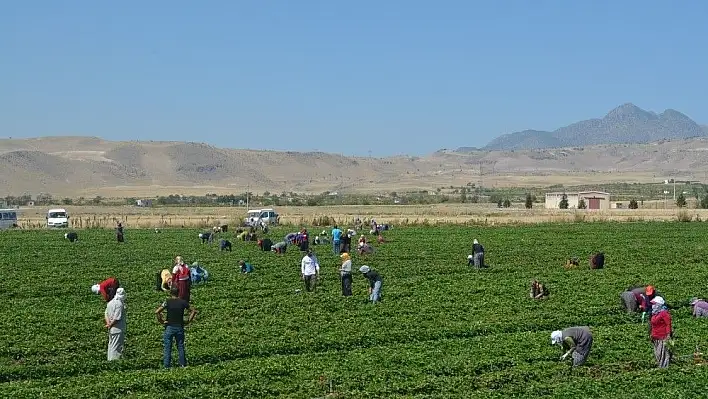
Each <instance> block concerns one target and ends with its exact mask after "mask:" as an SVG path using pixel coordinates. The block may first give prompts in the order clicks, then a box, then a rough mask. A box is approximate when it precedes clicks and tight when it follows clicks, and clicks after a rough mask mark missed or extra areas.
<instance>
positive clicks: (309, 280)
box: [305, 274, 317, 292]
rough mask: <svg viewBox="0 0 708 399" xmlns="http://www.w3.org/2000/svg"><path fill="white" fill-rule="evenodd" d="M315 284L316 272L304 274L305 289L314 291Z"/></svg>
mask: <svg viewBox="0 0 708 399" xmlns="http://www.w3.org/2000/svg"><path fill="white" fill-rule="evenodd" d="M316 284H317V275H316V274H311V275H309V276H305V290H307V291H310V292H311V291H314V290H315V285H316Z"/></svg>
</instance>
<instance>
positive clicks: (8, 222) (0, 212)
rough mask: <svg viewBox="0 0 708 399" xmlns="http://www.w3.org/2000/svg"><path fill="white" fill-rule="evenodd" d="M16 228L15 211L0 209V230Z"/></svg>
mask: <svg viewBox="0 0 708 399" xmlns="http://www.w3.org/2000/svg"><path fill="white" fill-rule="evenodd" d="M11 227H17V210H15V209H0V230H4V229H9V228H11Z"/></svg>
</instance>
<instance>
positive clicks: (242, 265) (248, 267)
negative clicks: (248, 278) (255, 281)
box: [238, 260, 253, 273]
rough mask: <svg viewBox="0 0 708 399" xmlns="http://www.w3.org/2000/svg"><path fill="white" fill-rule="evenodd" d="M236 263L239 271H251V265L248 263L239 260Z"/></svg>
mask: <svg viewBox="0 0 708 399" xmlns="http://www.w3.org/2000/svg"><path fill="white" fill-rule="evenodd" d="M238 265H239V267H240V268H241V273H253V266H252V265H251V264H250V263H248V262H245V261H243V260H240V261H238Z"/></svg>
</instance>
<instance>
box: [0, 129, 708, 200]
mask: <svg viewBox="0 0 708 399" xmlns="http://www.w3.org/2000/svg"><path fill="white" fill-rule="evenodd" d="M706 168H708V139H706V138H696V139H689V140H676V141H662V142H655V143H650V144H615V145H598V146H591V147H585V148H564V149H538V150H521V151H506V152H505V151H475V150H465V151H456V150H440V151H437V152H435V153H433V154H430V155H427V156H423V157H403V156H402V157H390V158H367V157H345V156H341V155H337V154H327V153H321V152H305V153H300V152H276V151H255V150H240V149H223V148H216V147H213V146H209V145H205V144H199V143H185V142H153V141H145V142H134V141H133V142H114V141H106V140H102V139H100V138H95V137H45V138H36V139H24V140H21V139H3V140H0V196H6V195H19V194H22V193H25V192H29V193H32V194H37V193H39V192H47V193H51V194H53V195H61V196H72V197H77V196H93V195H102V196H105V197H115V196H153V195H165V194H174V193H181V194H205V193H208V192H213V193H228V192H231V193H233V192H236V193H241V192H245V191H246V190H247V189H249V190H250V191H252V192H264V191H270V192H283V191H286V192H289V191H294V192H310V193H320V192H323V191H330V192H333V191H338V192H353V191H356V192H390V191H406V190H423V189H425V190H428V189H433V188H437V187H446V186H450V185H455V186H460V185H465V184H468V183H474V184H479V183H482V184H483V185H486V186H491V185H495V186H509V185H520V186H529V185H535V186H538V185H550V184H558V183H564V184H581V183H582V184H584V183H600V182H609V181H637V182H640V181H641V182H646V181H662V180H663V179H665V178H671V177H676V178H682V179H693V180H704V179H705V178H706V176H705V175H704V174H705V173H704V172H702V171H703V170H706ZM480 169H481V172H482V173H481V175H480Z"/></svg>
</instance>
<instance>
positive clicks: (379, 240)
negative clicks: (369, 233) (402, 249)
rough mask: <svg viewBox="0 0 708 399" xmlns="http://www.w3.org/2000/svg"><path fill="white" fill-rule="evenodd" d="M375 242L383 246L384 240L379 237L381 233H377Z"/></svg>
mask: <svg viewBox="0 0 708 399" xmlns="http://www.w3.org/2000/svg"><path fill="white" fill-rule="evenodd" d="M376 242H378V243H379V244H383V243H385V242H386V240H384V238H383V236H382V235H381V233H379V236H378V237H376Z"/></svg>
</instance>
